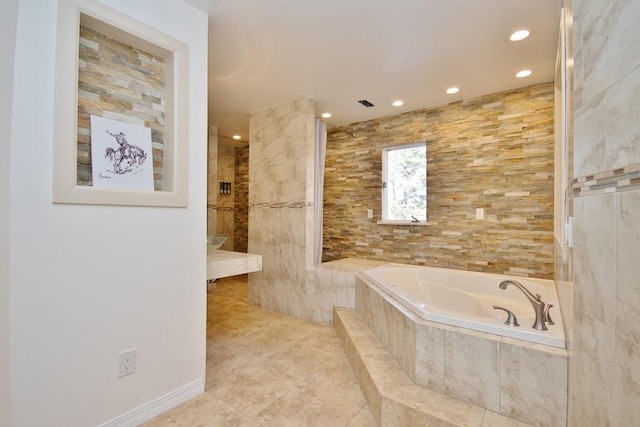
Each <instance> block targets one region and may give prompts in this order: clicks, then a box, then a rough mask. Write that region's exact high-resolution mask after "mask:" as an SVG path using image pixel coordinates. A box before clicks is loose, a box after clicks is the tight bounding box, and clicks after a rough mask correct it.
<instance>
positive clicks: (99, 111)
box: [77, 15, 166, 191]
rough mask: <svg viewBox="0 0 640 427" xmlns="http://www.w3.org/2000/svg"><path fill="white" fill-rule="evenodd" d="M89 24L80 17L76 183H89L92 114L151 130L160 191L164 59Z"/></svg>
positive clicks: (90, 182) (158, 189)
mask: <svg viewBox="0 0 640 427" xmlns="http://www.w3.org/2000/svg"><path fill="white" fill-rule="evenodd" d="M85 24H86V25H85ZM90 25H91V19H90V18H88V17H87V16H86V15H81V18H80V35H79V43H78V162H77V165H78V171H77V184H78V185H88V186H91V185H92V184H93V179H92V178H93V177H92V170H91V160H92V159H91V123H90V116H91V115H94V116H100V117H106V118H110V119H114V120H118V121H122V122H126V123H131V124H134V125H140V126H144V127H147V128H149V129H151V141H152V146H153V152H152V159H153V178H154V179H153V181H154V189H155V191H163V190H164V183H163V154H164V153H163V152H164V149H163V148H164V116H165V114H164V107H165V89H166V88H165V62H164V59H163V58H162V57H161V56H158V55H154V54H152V53H149V52H145V51H144V50H141V49H138V48H135V47H133V46H130V45H128V44H126V43H123V42H120V41H118V40H116V39H114V38H112V37H109V36H107V35H105V34H102V33H101V32H99V31H97V30H94V29H93V28H91V26H90ZM111 33H113V31H111Z"/></svg>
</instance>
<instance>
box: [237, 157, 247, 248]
mask: <svg viewBox="0 0 640 427" xmlns="http://www.w3.org/2000/svg"><path fill="white" fill-rule="evenodd" d="M235 151H236V165H235V181H236V191H235V233H234V250H235V251H236V252H247V245H248V241H249V147H239V148H236V150H235Z"/></svg>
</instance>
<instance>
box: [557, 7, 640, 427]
mask: <svg viewBox="0 0 640 427" xmlns="http://www.w3.org/2000/svg"><path fill="white" fill-rule="evenodd" d="M565 3H572V4H573V23H574V24H573V25H574V26H573V48H574V49H573V58H572V59H573V63H574V74H573V81H574V90H573V92H572V94H571V96H572V98H573V104H574V108H575V111H574V117H575V119H574V138H573V151H574V169H573V174H574V175H573V176H574V177H575V179H574V180H573V183H574V185H573V190H574V192H573V214H574V241H575V243H574V249H573V274H574V280H575V284H574V319H573V339H574V345H573V347H574V348H573V352H572V358H571V359H570V361H569V425H571V426H580V427H582V426H584V427H587V426H594V425H598V426H605V425H610V426H632V425H640V387H639V384H640V363H638V361H639V360H640V280H639V279H638V278H639V277H640V264H639V263H638V260H639V259H640V249H639V248H640V185H639V184H638V182H637V175H638V171H640V122H639V121H638V117H639V116H640V32H638V31H637V27H638V22H640V3H639V2H638V1H636V0H620V1H615V2H588V1H584V0H579V1H578V0H574V1H573V2H565Z"/></svg>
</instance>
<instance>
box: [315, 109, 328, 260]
mask: <svg viewBox="0 0 640 427" xmlns="http://www.w3.org/2000/svg"><path fill="white" fill-rule="evenodd" d="M326 147H327V125H325V123H324V122H323V121H322V120H320V119H316V127H315V152H314V156H313V157H314V187H315V188H314V190H315V191H314V199H313V206H314V247H313V263H314V265H318V264H320V263H321V262H322V201H323V187H324V155H325V151H326Z"/></svg>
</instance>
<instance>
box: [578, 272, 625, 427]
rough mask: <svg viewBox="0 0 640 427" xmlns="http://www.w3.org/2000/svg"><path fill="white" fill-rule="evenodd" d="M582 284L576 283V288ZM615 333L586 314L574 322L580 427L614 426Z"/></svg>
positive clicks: (579, 316)
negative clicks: (612, 405)
mask: <svg viewBox="0 0 640 427" xmlns="http://www.w3.org/2000/svg"><path fill="white" fill-rule="evenodd" d="M579 285H580V282H578V281H576V287H578V286H579ZM614 335H615V334H614V332H613V330H612V329H610V328H607V327H606V326H604V325H603V324H602V323H600V322H598V321H597V320H595V319H594V318H592V317H589V316H586V315H584V314H582V315H577V316H576V319H575V331H574V341H575V342H574V350H573V354H572V359H571V362H570V365H569V369H570V371H571V372H570V378H571V380H572V381H573V384H572V386H571V388H570V389H571V391H572V396H571V397H570V398H571V399H572V400H573V405H574V410H573V413H574V414H573V416H574V420H575V424H576V425H577V426H591V425H593V426H604V425H613V424H612V420H613V418H612V409H611V403H612V401H611V398H612V395H613V377H612V373H613V372H612V368H613V346H614Z"/></svg>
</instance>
